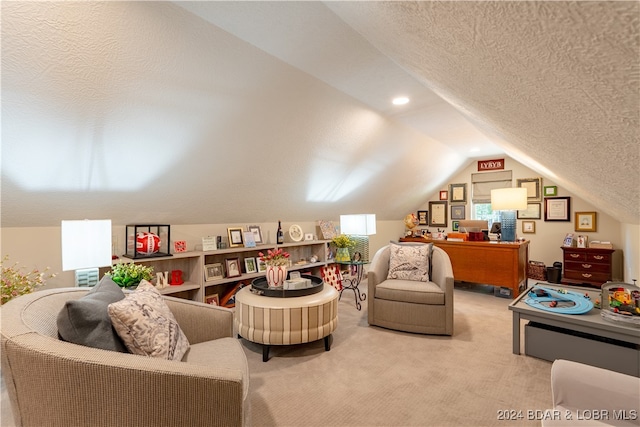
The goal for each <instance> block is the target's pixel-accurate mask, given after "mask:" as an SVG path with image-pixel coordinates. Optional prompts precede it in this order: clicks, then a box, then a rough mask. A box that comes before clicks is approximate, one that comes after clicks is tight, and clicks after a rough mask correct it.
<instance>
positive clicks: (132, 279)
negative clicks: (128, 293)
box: [105, 262, 153, 288]
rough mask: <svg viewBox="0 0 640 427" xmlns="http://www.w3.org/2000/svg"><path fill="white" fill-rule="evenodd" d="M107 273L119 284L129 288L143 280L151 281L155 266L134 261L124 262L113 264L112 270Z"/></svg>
mask: <svg viewBox="0 0 640 427" xmlns="http://www.w3.org/2000/svg"><path fill="white" fill-rule="evenodd" d="M105 275H106V276H111V280H113V281H114V282H116V283H117V284H118V286H120V287H123V288H128V287H131V286H135V285H137V284H138V283H140V282H141V281H142V280H149V281H150V280H151V279H152V278H153V267H147V266H145V265H142V264H136V263H134V262H123V263H120V264H115V265H113V266H112V267H111V271H109V272H107V273H105Z"/></svg>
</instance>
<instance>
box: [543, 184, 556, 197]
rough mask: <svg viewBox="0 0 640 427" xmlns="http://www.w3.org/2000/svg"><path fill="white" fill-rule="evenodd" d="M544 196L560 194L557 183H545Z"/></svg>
mask: <svg viewBox="0 0 640 427" xmlns="http://www.w3.org/2000/svg"><path fill="white" fill-rule="evenodd" d="M543 193H544V197H553V196H557V195H558V186H556V185H545V186H544V191H543Z"/></svg>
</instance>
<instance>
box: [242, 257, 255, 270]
mask: <svg viewBox="0 0 640 427" xmlns="http://www.w3.org/2000/svg"><path fill="white" fill-rule="evenodd" d="M244 271H245V272H246V273H247V274H251V273H257V272H258V267H257V265H256V259H255V258H253V257H248V258H245V259H244Z"/></svg>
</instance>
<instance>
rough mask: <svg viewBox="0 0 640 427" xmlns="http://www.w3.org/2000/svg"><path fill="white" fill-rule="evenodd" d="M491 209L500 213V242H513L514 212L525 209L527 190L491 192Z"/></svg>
mask: <svg viewBox="0 0 640 427" xmlns="http://www.w3.org/2000/svg"><path fill="white" fill-rule="evenodd" d="M491 209H492V210H494V211H502V213H501V216H500V218H501V219H500V223H501V228H502V229H501V232H500V233H501V235H500V240H502V241H503V242H515V241H516V211H518V210H523V209H527V189H526V188H523V187H516V188H498V189H495V190H491Z"/></svg>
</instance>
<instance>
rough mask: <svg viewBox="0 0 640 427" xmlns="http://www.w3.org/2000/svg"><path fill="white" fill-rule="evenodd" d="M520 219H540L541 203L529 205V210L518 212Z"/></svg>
mask: <svg viewBox="0 0 640 427" xmlns="http://www.w3.org/2000/svg"><path fill="white" fill-rule="evenodd" d="M518 219H540V203H527V209H523V210H520V211H518Z"/></svg>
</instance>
